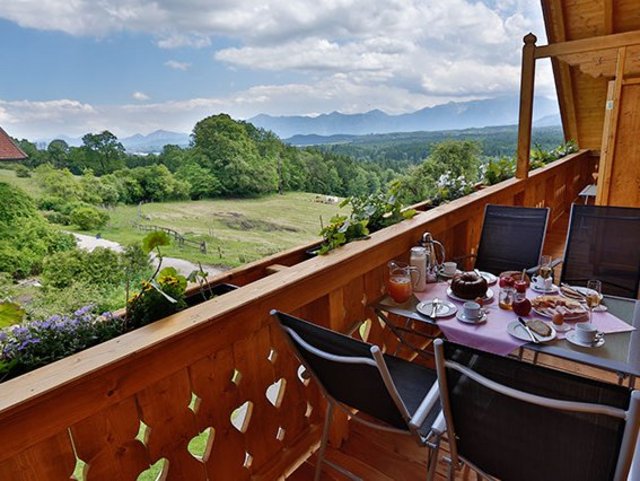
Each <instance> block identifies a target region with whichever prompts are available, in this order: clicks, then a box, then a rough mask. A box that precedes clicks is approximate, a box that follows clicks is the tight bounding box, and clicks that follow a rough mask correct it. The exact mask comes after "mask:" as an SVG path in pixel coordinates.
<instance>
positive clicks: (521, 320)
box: [518, 316, 540, 344]
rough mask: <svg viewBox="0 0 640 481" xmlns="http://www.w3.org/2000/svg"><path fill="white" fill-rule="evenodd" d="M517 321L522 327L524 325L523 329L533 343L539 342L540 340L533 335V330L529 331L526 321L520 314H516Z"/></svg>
mask: <svg viewBox="0 0 640 481" xmlns="http://www.w3.org/2000/svg"><path fill="white" fill-rule="evenodd" d="M518 322H519V323H520V324H521V325H522V327H524V330H525V331H527V334H529V337H530V338H531V340H532V341H533V342H534V343H535V344H539V343H540V341H538V338H537V337H536V336H534V335H533V331H531V329H529V326H527V323H526V322H525V320H524V319H522V318H521V317H520V316H518Z"/></svg>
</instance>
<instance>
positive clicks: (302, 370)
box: [298, 364, 311, 386]
mask: <svg viewBox="0 0 640 481" xmlns="http://www.w3.org/2000/svg"><path fill="white" fill-rule="evenodd" d="M298 379H299V380H300V382H301V383H302V384H304V385H305V386H308V385H309V379H311V374H310V373H309V371H308V370H307V368H306V367H304V366H303V365H302V364H300V366H299V367H298Z"/></svg>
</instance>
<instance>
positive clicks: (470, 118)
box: [249, 96, 560, 139]
mask: <svg viewBox="0 0 640 481" xmlns="http://www.w3.org/2000/svg"><path fill="white" fill-rule="evenodd" d="M534 105H535V108H534V120H537V119H540V120H543V119H545V120H546V122H547V124H546V125H550V123H549V122H551V123H552V124H553V125H559V124H560V121H559V114H558V105H557V102H556V101H555V100H550V99H548V98H546V97H536V99H535V103H534ZM518 108H519V99H518V97H515V96H503V97H496V98H492V99H485V100H472V101H468V102H449V103H446V104H442V105H436V106H433V107H425V108H423V109H421V110H418V111H416V112H412V113H406V114H399V115H390V114H386V113H384V112H382V111H381V110H371V111H369V112H366V113H361V114H342V113H340V112H332V113H330V114H322V115H318V116H315V117H311V116H300V115H297V116H277V117H276V116H271V115H266V114H260V115H257V116H255V117H252V118H250V119H249V122H251V123H252V124H253V125H255V126H256V127H262V128H264V129H266V130H271V131H273V132H274V133H275V134H277V135H278V136H279V137H281V138H285V139H286V138H289V137H292V136H294V135H323V136H327V135H338V134H346V135H366V134H384V133H391V132H418V131H440V130H458V129H467V128H471V127H488V126H497V125H513V124H517V122H518Z"/></svg>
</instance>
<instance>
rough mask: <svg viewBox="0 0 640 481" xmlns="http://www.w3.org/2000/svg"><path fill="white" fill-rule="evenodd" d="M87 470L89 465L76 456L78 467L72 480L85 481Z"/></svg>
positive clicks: (75, 467) (76, 466)
mask: <svg viewBox="0 0 640 481" xmlns="http://www.w3.org/2000/svg"><path fill="white" fill-rule="evenodd" d="M86 469H87V463H85V462H84V461H83V460H82V459H80V458H78V457H77V456H76V465H75V466H74V468H73V476H71V479H74V480H75V481H85V479H86V476H85V474H86Z"/></svg>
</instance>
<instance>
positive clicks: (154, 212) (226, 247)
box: [92, 193, 340, 267]
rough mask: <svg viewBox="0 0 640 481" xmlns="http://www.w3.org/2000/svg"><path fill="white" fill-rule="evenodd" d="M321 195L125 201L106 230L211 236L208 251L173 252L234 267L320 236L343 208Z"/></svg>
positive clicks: (122, 237)
mask: <svg viewBox="0 0 640 481" xmlns="http://www.w3.org/2000/svg"><path fill="white" fill-rule="evenodd" d="M315 198H316V195H315V194H305V193H288V194H285V195H278V194H274V195H269V196H266V197H261V198H258V199H221V200H201V201H184V202H162V203H149V204H144V205H143V206H142V207H141V208H140V209H139V208H138V207H137V206H124V205H123V206H118V207H116V208H115V209H113V210H110V211H109V215H110V216H111V220H110V222H109V224H108V225H107V227H106V228H104V229H101V230H100V234H101V235H102V237H104V238H106V239H109V240H114V241H117V242H120V243H129V242H135V241H138V240H140V239H142V237H144V235H145V234H146V233H145V232H143V231H141V230H138V229H136V228H135V227H134V224H135V223H141V224H146V225H157V226H161V227H169V228H172V229H175V230H177V231H178V232H180V233H181V234H183V235H184V236H185V237H186V238H187V239H192V240H195V241H201V240H204V241H206V243H207V248H208V252H207V254H206V255H205V254H201V253H200V252H199V251H198V249H197V248H195V247H185V248H182V249H181V248H179V247H177V246H171V247H170V248H169V249H168V250H166V254H167V255H169V256H172V257H180V258H183V259H187V260H190V261H193V262H196V261H200V262H203V263H205V264H210V265H222V266H228V267H233V266H237V265H240V264H244V263H246V262H251V261H253V260H256V259H259V258H262V257H265V256H267V255H269V254H273V253H275V252H279V251H282V250H284V249H288V248H291V247H295V246H298V245H300V244H303V243H307V242H310V241H313V240H316V239H319V236H318V232H319V231H320V216H322V219H323V221H324V222H325V223H327V222H328V221H329V219H330V218H331V217H332V216H333V215H334V214H336V213H337V212H338V211H339V210H340V209H339V207H338V206H337V205H335V204H332V205H331V204H323V203H320V202H315ZM95 233H96V232H95V231H94V232H92V234H95Z"/></svg>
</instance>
